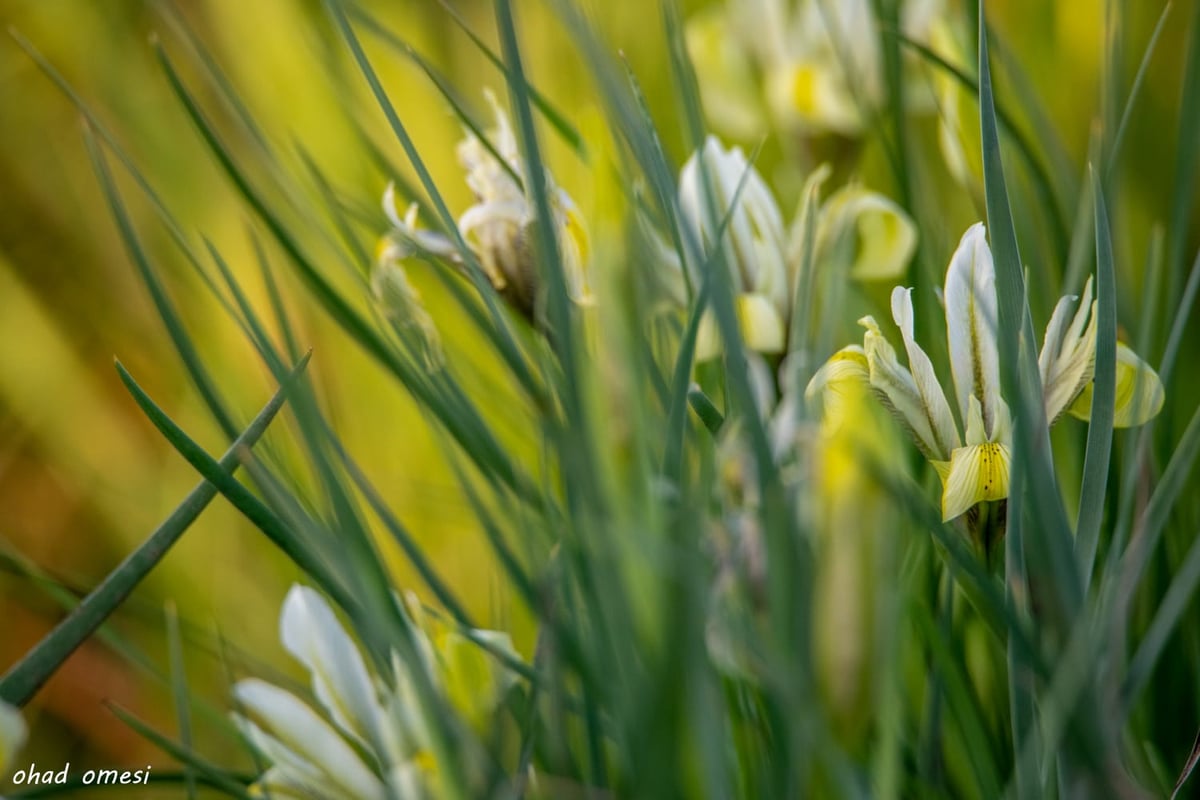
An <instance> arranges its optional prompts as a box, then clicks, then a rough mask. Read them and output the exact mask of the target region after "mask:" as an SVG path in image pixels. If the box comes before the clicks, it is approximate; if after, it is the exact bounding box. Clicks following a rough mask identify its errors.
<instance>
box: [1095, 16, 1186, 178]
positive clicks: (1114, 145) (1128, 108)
mask: <svg viewBox="0 0 1200 800" xmlns="http://www.w3.org/2000/svg"><path fill="white" fill-rule="evenodd" d="M1172 7H1173V6H1172V5H1171V3H1170V2H1167V3H1164V4H1163V10H1162V13H1161V14H1159V15H1158V22H1157V23H1155V25H1154V31H1153V32H1152V33H1151V34H1150V41H1149V42H1147V43H1146V49H1145V50H1144V51H1143V52H1142V60H1141V62H1139V63H1138V69H1137V73H1136V74H1135V75H1134V76H1133V85H1131V86H1130V87H1129V97H1127V98H1126V100H1125V107H1124V109H1123V110H1122V111H1121V121H1120V122H1119V123H1118V124H1117V130H1116V133H1114V134H1113V136H1112V139H1111V140H1109V144H1108V150H1107V152H1106V153H1105V161H1104V166H1103V169H1104V176H1105V180H1106V181H1107V180H1110V179H1111V177H1112V175H1113V172H1114V171H1115V170H1116V167H1117V163H1118V161H1119V158H1120V155H1121V145H1123V144H1124V143H1125V132H1126V130H1127V129H1128V128H1129V120H1130V119H1132V118H1133V110H1134V108H1136V107H1137V101H1138V97H1139V96H1140V95H1141V93H1142V85H1143V84H1144V83H1145V80H1146V72H1147V71H1148V70H1149V68H1150V62H1151V60H1152V59H1153V57H1154V51H1155V50H1156V49H1157V48H1158V40H1159V37H1160V36H1162V32H1163V31H1164V30H1165V29H1166V27H1167V18H1168V17H1169V16H1170V15H1171V9H1172Z"/></svg>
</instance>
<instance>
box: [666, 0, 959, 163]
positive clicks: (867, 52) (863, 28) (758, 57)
mask: <svg viewBox="0 0 1200 800" xmlns="http://www.w3.org/2000/svg"><path fill="white" fill-rule="evenodd" d="M943 6H944V2H943V0H912V1H911V2H907V3H904V4H903V17H902V19H901V20H900V29H901V30H902V31H903V33H904V34H905V36H907V37H908V38H910V39H913V40H915V41H918V42H922V43H927V42H928V41H929V37H930V34H931V30H932V28H933V25H934V23H935V21H936V20H937V19H938V18H939V17H940V16H941V15H942V12H943ZM686 34H687V44H688V50H689V53H690V55H691V57H692V61H693V62H694V64H695V66H696V72H697V78H698V80H699V85H700V90H701V96H702V99H703V101H704V105H705V110H706V111H707V113H708V116H709V117H710V119H712V120H713V123H714V124H717V125H722V126H724V127H723V130H724V131H725V132H727V133H729V134H730V135H732V136H737V137H739V138H746V139H748V138H751V137H753V136H756V135H759V134H760V133H761V131H762V127H763V121H764V119H763V117H764V114H763V110H762V108H761V106H762V105H763V104H764V103H765V106H766V110H767V111H768V112H769V114H770V116H771V117H772V118H773V119H774V121H775V122H776V123H777V124H779V125H780V126H781V127H783V128H784V129H787V130H797V131H801V132H804V133H837V134H841V135H843V136H858V135H859V134H861V133H862V131H863V129H864V128H865V127H866V125H868V124H869V122H870V114H869V110H870V109H875V108H878V107H880V106H881V105H882V103H883V101H884V99H885V95H886V86H885V85H884V81H883V69H882V62H883V52H882V49H881V45H880V42H881V35H880V29H879V25H878V23H877V20H876V15H875V12H874V10H873V8H872V3H871V0H727V2H726V3H725V5H724V7H721V6H712V7H710V8H708V9H706V10H704V11H702V12H700V13H699V14H697V15H695V16H694V17H692V18H691V19H689V20H688V25H687V31H686ZM756 75H761V76H762V79H761V84H759V83H757V82H756V80H755V76H756ZM907 88H908V91H907V93H906V97H908V98H909V100H910V105H925V106H931V105H932V103H931V99H932V98H931V97H929V92H928V91H927V90H926V89H925V87H923V86H921V85H919V84H918V83H917V82H916V81H914V82H913V85H912V86H910V87H907ZM864 111H867V112H868V113H867V114H864Z"/></svg>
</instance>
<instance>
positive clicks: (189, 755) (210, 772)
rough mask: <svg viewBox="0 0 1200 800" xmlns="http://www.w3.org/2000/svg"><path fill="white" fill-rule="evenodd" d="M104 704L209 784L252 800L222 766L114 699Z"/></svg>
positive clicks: (245, 799)
mask: <svg viewBox="0 0 1200 800" xmlns="http://www.w3.org/2000/svg"><path fill="white" fill-rule="evenodd" d="M107 705H108V709H109V710H110V711H112V713H113V714H115V715H116V717H117V719H119V720H121V721H122V722H124V723H125V724H126V725H128V726H129V727H130V728H132V729H133V730H134V731H135V732H136V733H137V734H138V735H139V736H141V737H142V738H144V739H145V740H146V741H148V742H151V743H152V744H154V746H155V747H158V748H159V749H160V750H162V751H163V752H164V753H166V754H167V755H169V756H171V757H172V758H174V759H175V760H176V761H178V762H179V763H180V764H185V765H187V766H188V767H190V768H191V769H192V770H193V771H194V772H195V774H196V776H197V777H201V778H203V780H204V781H205V782H206V783H208V784H209V785H211V786H213V787H215V788H217V789H219V790H220V791H222V792H224V793H225V794H227V795H229V796H230V797H236V798H238V800H253V795H251V794H250V792H248V791H247V790H246V786H245V784H243V783H241V782H240V781H238V780H236V779H235V778H234V777H232V776H231V775H230V774H229V773H228V772H226V771H225V770H222V769H221V768H220V767H217V766H215V765H214V764H212V763H210V762H208V761H206V760H205V759H203V758H201V757H200V756H199V755H198V754H196V753H195V752H194V751H193V750H191V749H190V748H188V747H186V746H183V745H181V744H180V743H178V742H176V741H174V740H173V739H171V738H170V737H169V736H166V735H164V734H162V733H160V732H158V731H156V730H155V729H154V728H152V727H150V726H149V725H147V724H146V723H145V722H143V721H142V720H140V719H138V718H137V717H135V716H134V715H133V714H131V713H129V712H128V711H126V710H124V709H123V708H121V707H120V706H117V705H115V704H113V703H108V704H107Z"/></svg>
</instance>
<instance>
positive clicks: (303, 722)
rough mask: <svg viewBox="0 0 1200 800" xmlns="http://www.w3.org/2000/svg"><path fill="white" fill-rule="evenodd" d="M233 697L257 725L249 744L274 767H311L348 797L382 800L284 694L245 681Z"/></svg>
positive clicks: (338, 740) (312, 716) (348, 752)
mask: <svg viewBox="0 0 1200 800" xmlns="http://www.w3.org/2000/svg"><path fill="white" fill-rule="evenodd" d="M234 696H235V697H236V698H237V700H238V702H239V703H240V704H241V705H242V707H243V708H244V709H245V711H247V712H248V713H249V714H250V715H251V716H253V717H254V718H255V719H257V720H259V721H260V722H261V723H262V725H263V727H262V728H258V726H257V725H253V724H252V728H251V729H250V730H251V731H252V729H253V728H258V730H259V732H260V733H262V734H264V736H263V737H262V738H261V739H259V740H256V741H254V744H255V746H256V747H260V748H261V749H263V750H264V753H263V754H264V755H266V756H268V757H270V758H271V759H272V760H273V761H275V763H278V764H281V765H284V764H286V765H290V766H292V767H296V766H297V764H301V765H302V764H309V765H312V767H314V768H315V769H316V770H317V771H319V772H320V773H321V774H323V775H324V776H325V777H327V778H328V779H329V781H330V782H331V783H333V784H335V785H336V786H337V787H338V788H339V789H341V790H342V791H344V792H346V793H348V794H349V796H350V797H354V798H363V799H364V800H374V798H380V799H381V800H382V798H383V797H384V788H383V785H382V784H381V783H380V781H379V779H378V778H376V777H375V775H374V774H373V773H372V772H371V770H370V769H368V768H367V766H366V765H365V764H364V763H363V762H362V760H361V759H360V758H359V757H358V754H357V753H355V752H354V749H353V748H351V747H350V745H349V744H347V743H346V741H345V740H344V739H342V737H341V736H340V735H338V733H337V731H335V730H334V729H333V728H332V727H331V726H330V725H329V724H328V723H327V722H325V720H323V719H321V717H320V716H318V715H317V714H316V712H314V711H313V710H312V709H311V708H309V707H308V706H307V705H306V704H305V703H303V702H302V701H301V700H299V699H298V698H297V697H295V696H294V695H292V694H291V693H290V692H286V691H284V690H283V689H280V688H278V687H276V686H272V685H271V684H269V683H267V682H266V681H261V680H258V679H255V678H250V679H247V680H244V681H240V682H239V683H238V684H237V686H235V687H234ZM255 736H257V734H255ZM276 744H278V745H279V747H276ZM282 751H288V752H290V754H291V755H290V756H289V755H286V754H285V753H284V752H282Z"/></svg>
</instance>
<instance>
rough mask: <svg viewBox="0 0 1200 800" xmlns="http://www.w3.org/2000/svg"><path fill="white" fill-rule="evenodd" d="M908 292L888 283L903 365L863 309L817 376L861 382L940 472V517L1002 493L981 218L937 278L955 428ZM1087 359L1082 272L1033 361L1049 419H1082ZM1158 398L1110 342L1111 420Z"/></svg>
mask: <svg viewBox="0 0 1200 800" xmlns="http://www.w3.org/2000/svg"><path fill="white" fill-rule="evenodd" d="M911 292H912V290H911V289H905V288H903V287H899V286H898V287H896V288H895V289H894V290H893V291H892V318H893V320H894V321H895V323H896V325H897V326H898V327H899V328H900V334H901V338H902V340H903V342H904V349H905V352H906V355H907V356H908V366H907V367H905V366H904V365H902V364H901V363H900V361H899V359H898V358H897V356H896V351H895V350H894V349H893V348H892V345H891V344H890V343H889V342H888V340H887V339H886V338H885V337H884V335H883V333H882V331H881V330H880V327H879V325H878V323H877V322H876V321H875V320H874V318H872V317H869V316H868V317H864V318H863V319H862V320H860V321H859V322H860V324H861V325H862V326H863V327H864V328H865V329H866V334H865V335H864V338H863V347H862V350H861V355H859V351H858V350H856V349H854V350H851V349H847V350H843V351H841V352H839V353H838V354H835V356H834V357H833V359H831V360H830V362H829V363H828V364H827V365H826V367H825V368H823V371H822V372H819V373H818V376H817V377H821V376H822V375H823V374H826V372H825V371H826V370H835V369H836V370H838V372H839V374H843V373H844V375H846V376H853V375H858V376H859V377H860V379H862V380H865V381H866V383H867V384H868V385H869V386H870V387H871V389H872V390H873V391H874V393H875V394H876V396H878V397H879V398H880V400H882V402H883V403H884V405H885V406H886V407H887V408H888V409H889V410H890V411H891V412H892V413H893V415H894V416H895V417H896V418H897V419H898V420H900V422H901V423H902V424H903V425H904V427H906V428H907V429H908V431H909V433H910V434H912V437H913V439H914V441H915V442H916V444H917V447H918V448H919V449H920V450H921V452H922V453H923V454H924V455H925V457H926V458H928V459H929V460H930V462H931V463H932V464H933V466H934V468H935V469H936V470H937V472H938V474H939V475H940V476H941V479H942V486H943V490H942V517H943V519H945V520H951V519H954V518H956V517H958V516H960V515H962V514H964V513H966V512H967V511H968V510H970V509H971V508H973V507H974V506H975V505H977V504H979V503H982V502H986V501H995V500H1003V499H1005V498H1006V497H1008V492H1009V462H1010V458H1011V450H1010V448H1011V433H1012V420H1011V416H1010V412H1009V408H1008V404H1007V403H1006V402H1005V401H1004V399H1003V398H1002V397H1001V395H1000V362H999V351H998V347H997V338H996V323H997V314H996V273H995V266H994V264H993V261H992V253H991V250H990V249H989V248H988V244H987V239H986V233H985V230H984V227H983V224H982V223H978V224H976V225H973V226H972V227H971V228H970V229H968V230H967V232H966V233H965V234H964V235H963V237H962V240H961V242H960V243H959V245H958V248H957V249H956V250H955V252H954V255H953V256H952V257H951V259H950V264H949V266H948V267H947V270H946V282H945V286H944V299H945V313H946V334H947V344H948V345H949V352H950V371H951V375H952V377H953V385H954V396H955V399H956V400H957V406H958V418H957V419H958V420H961V421H962V423H963V427H962V429H961V434H960V428H959V424H958V422H957V421H956V418H955V414H954V412H953V411H952V410H951V404H950V402H949V400H948V399H947V395H946V392H945V391H944V390H943V389H942V384H941V383H940V382H939V380H938V377H937V375H936V373H935V371H934V368H933V363H932V362H931V361H930V359H929V356H928V355H927V354H926V353H925V351H924V350H923V349H922V348H921V346H920V345H919V344H918V343H917V342H916V339H915V337H914V335H913V304H912V297H911ZM863 361H865V365H866V367H865V369H863V368H862V364H863ZM1095 361H1096V307H1095V301H1093V300H1092V282H1091V279H1089V280H1088V282H1087V285H1086V286H1085V288H1084V293H1083V298H1082V301H1080V300H1079V298H1076V297H1071V296H1068V297H1064V298H1062V300H1060V301H1059V303H1058V304H1057V306H1056V307H1055V309H1054V313H1053V315H1052V316H1051V319H1050V323H1049V324H1048V325H1047V327H1046V334H1045V339H1044V341H1043V344H1042V349H1041V353H1040V355H1039V358H1038V365H1039V370H1040V373H1041V379H1042V386H1043V397H1044V402H1045V409H1046V417H1047V419H1048V421H1049V422H1050V423H1051V424H1053V423H1054V422H1055V421H1056V420H1058V419H1059V418H1060V417H1061V416H1062V415H1063V414H1064V413H1070V414H1072V415H1074V416H1077V417H1080V418H1083V419H1087V418H1088V415H1089V413H1090V410H1091V396H1092V395H1091V391H1092V381H1093V378H1094V376H1095ZM814 380H816V379H814ZM834 399H835V401H836V396H834ZM826 400H827V403H828V402H829V395H828V393H826ZM834 404H835V405H836V402H835V403H834ZM1162 405H1163V388H1162V383H1161V382H1160V381H1159V379H1158V375H1157V374H1156V373H1155V372H1154V370H1153V369H1151V368H1150V367H1149V366H1148V365H1147V364H1146V363H1145V362H1143V361H1142V360H1141V359H1140V358H1138V357H1137V355H1136V354H1134V352H1133V351H1132V350H1130V349H1129V348H1128V347H1126V346H1125V345H1118V348H1117V398H1116V415H1115V418H1114V424H1115V425H1116V427H1128V426H1134V425H1141V424H1143V423H1145V422H1146V421H1148V420H1149V419H1151V418H1152V417H1154V416H1155V415H1156V414H1158V412H1159V411H1160V410H1161V408H1162Z"/></svg>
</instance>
